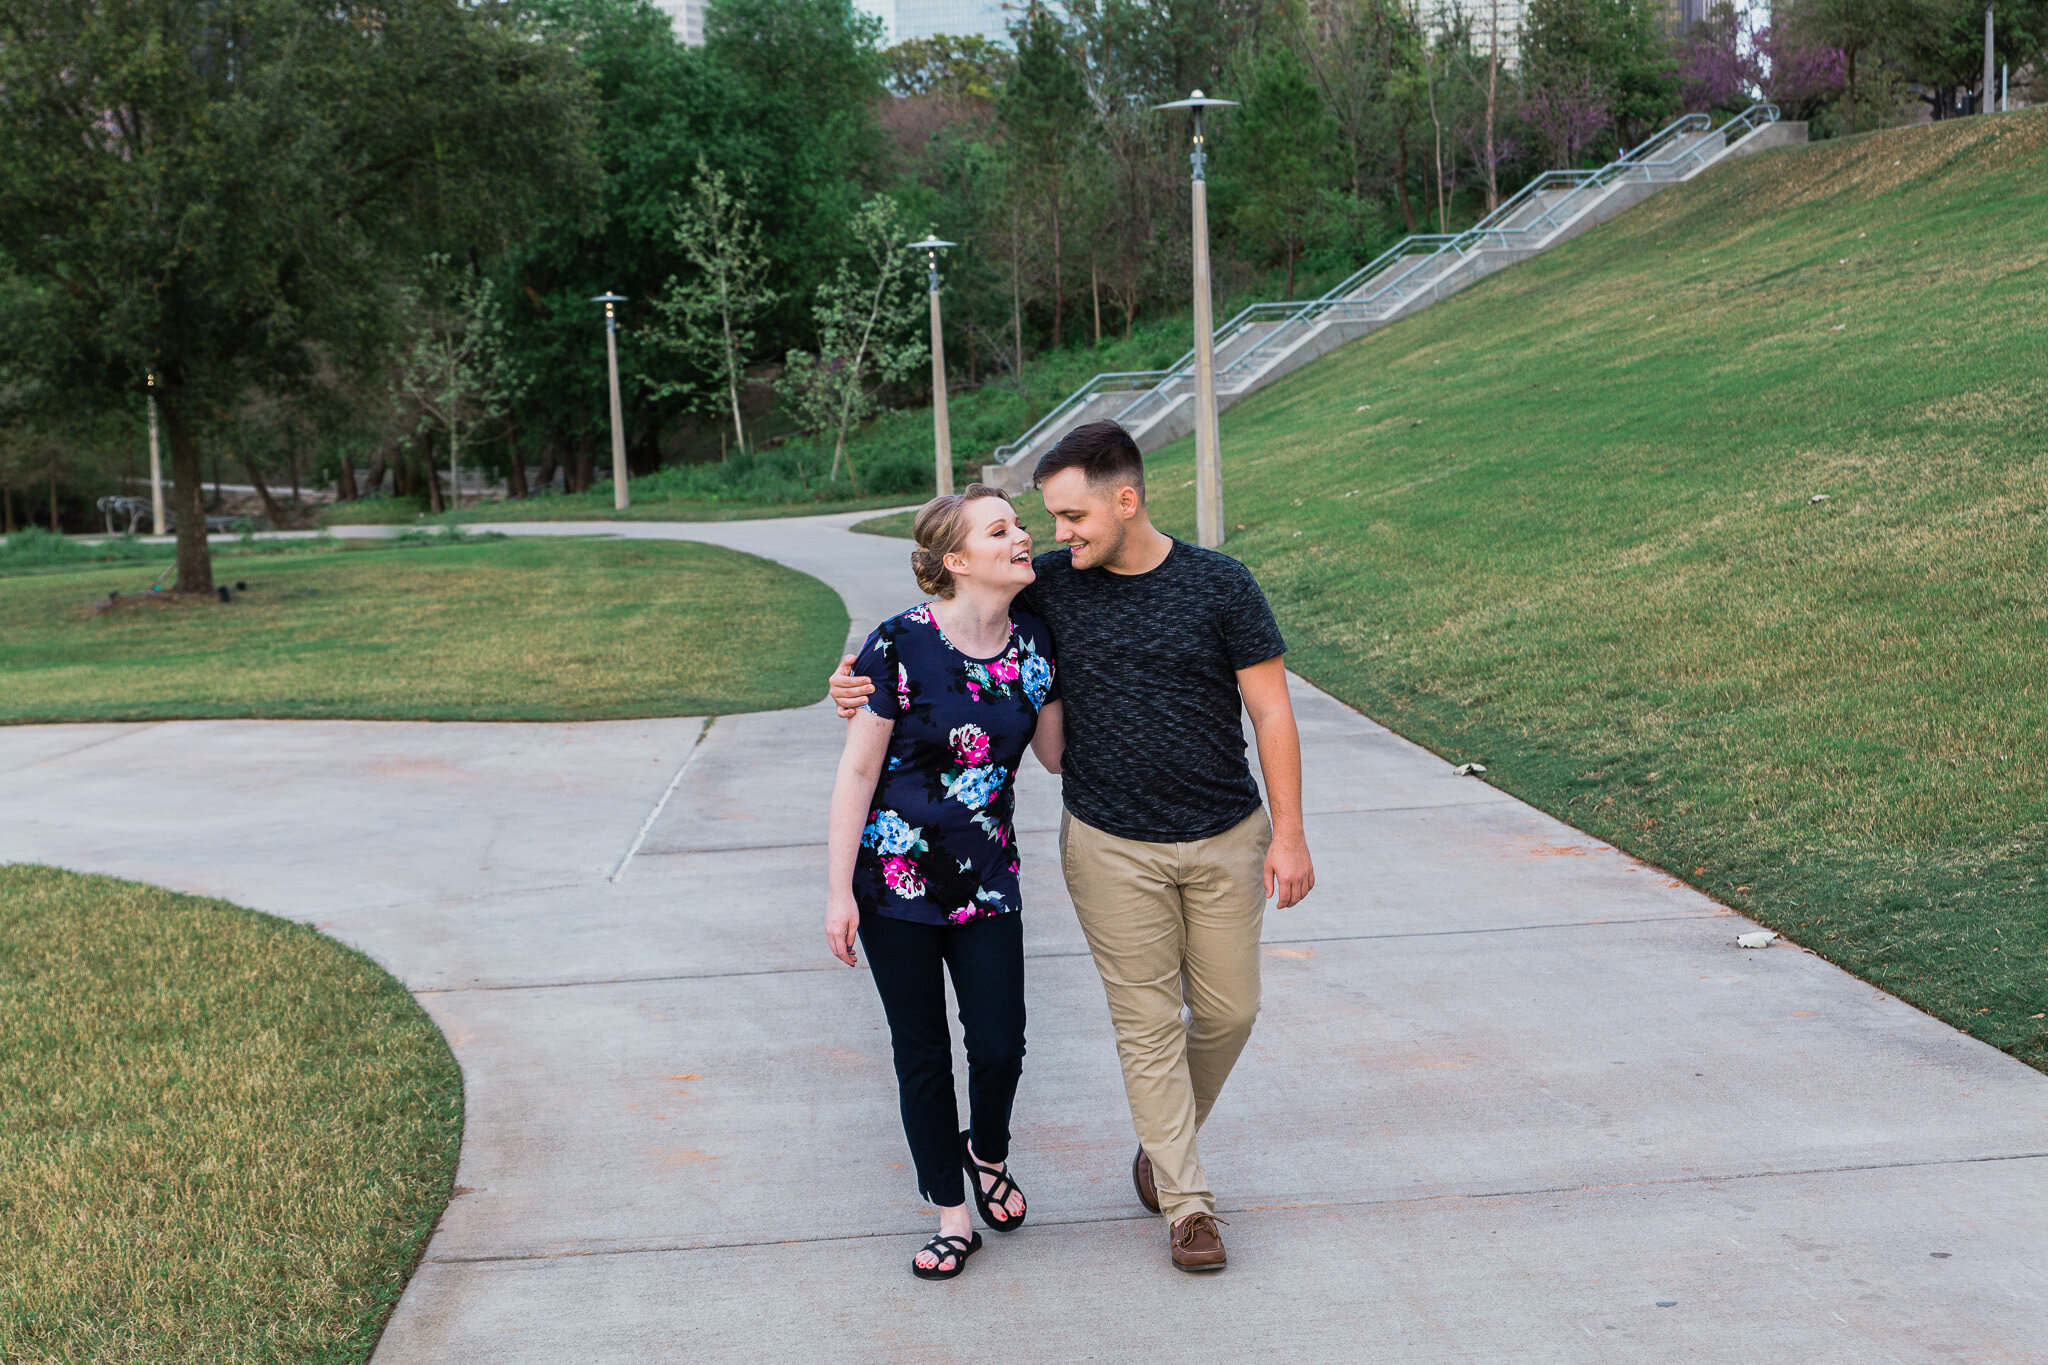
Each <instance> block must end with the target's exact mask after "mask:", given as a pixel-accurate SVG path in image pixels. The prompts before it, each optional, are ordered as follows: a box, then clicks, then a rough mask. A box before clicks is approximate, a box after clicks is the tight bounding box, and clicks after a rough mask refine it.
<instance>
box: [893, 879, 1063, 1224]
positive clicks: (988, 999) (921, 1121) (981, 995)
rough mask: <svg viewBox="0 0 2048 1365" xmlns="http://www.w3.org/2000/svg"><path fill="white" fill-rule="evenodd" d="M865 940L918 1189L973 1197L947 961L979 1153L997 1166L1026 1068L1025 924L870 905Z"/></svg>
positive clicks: (931, 1195)
mask: <svg viewBox="0 0 2048 1365" xmlns="http://www.w3.org/2000/svg"><path fill="white" fill-rule="evenodd" d="M860 941H861V943H862V944H863V945H864V946H865V947H866V948H867V954H868V970H869V971H870V972H871V973H873V975H874V978H875V989H876V990H878V991H879V992H881V996H882V1012H883V1013H884V1014H885V1015H887V1016H888V1018H889V1040H890V1042H891V1043H892V1044H893V1045H894V1047H895V1051H896V1087H897V1091H898V1094H899V1097H900V1098H901V1100H902V1103H903V1133H904V1136H906V1137H908V1138H909V1139H910V1155H911V1159H912V1160H913V1161H915V1162H916V1163H917V1188H918V1192H919V1193H920V1194H922V1195H924V1197H925V1198H927V1199H929V1200H931V1201H932V1202H933V1203H934V1204H939V1205H942V1206H950V1205H954V1204H961V1203H965V1202H966V1200H967V1190H966V1185H965V1183H964V1182H963V1181H962V1179H961V1169H960V1111H959V1108H958V1106H957V1105H956V1104H955V1102H954V1099H953V1036H952V1034H951V1032H949V1031H948V1029H947V1027H946V988H945V981H944V978H943V977H942V975H941V967H942V964H943V967H944V968H946V969H950V970H951V971H952V973H953V994H954V995H955V996H956V997H958V999H959V1001H960V1027H961V1028H962V1030H964V1031H965V1033H966V1037H967V1110H968V1119H969V1130H970V1132H971V1134H972V1141H973V1143H974V1154H975V1155H976V1156H978V1157H980V1158H981V1159H982V1160H983V1161H984V1162H986V1163H987V1164H989V1165H991V1166H998V1165H1001V1164H1002V1163H1003V1162H1004V1161H1005V1160H1007V1159H1008V1158H1009V1155H1010V1101H1011V1100H1013V1099H1015V1098H1016V1095H1017V1078H1018V1076H1020V1075H1021V1074H1022V1073H1023V1070H1024V928H1023V924H1022V922H1021V917H1020V916H1019V915H1017V914H1014V913H1012V914H1007V915H996V916H993V917H991V918H988V919H978V920H972V921H970V922H968V923H966V924H963V925H958V926H954V925H940V924H913V923H911V922H910V921H908V920H900V919H890V918H888V917H887V916H885V915H877V914H875V913H874V912H873V911H867V912H865V913H863V914H862V915H861V917H860Z"/></svg>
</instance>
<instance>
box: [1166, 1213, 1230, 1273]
mask: <svg viewBox="0 0 2048 1365" xmlns="http://www.w3.org/2000/svg"><path fill="white" fill-rule="evenodd" d="M1226 1259H1227V1258H1226V1257H1225V1256H1224V1254H1223V1234H1222V1233H1221V1232H1220V1231H1218V1230H1217V1227H1216V1215H1215V1214H1213V1213H1191V1214H1189V1215H1188V1216H1187V1217H1185V1218H1183V1219H1181V1220H1180V1221H1179V1222H1178V1223H1175V1224H1174V1225H1173V1264H1174V1268H1175V1269H1177V1270H1221V1269H1223V1265H1224V1262H1225V1260H1226Z"/></svg>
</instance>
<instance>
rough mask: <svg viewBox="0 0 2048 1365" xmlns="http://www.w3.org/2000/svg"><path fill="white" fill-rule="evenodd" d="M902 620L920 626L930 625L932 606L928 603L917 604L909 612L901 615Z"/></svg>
mask: <svg viewBox="0 0 2048 1365" xmlns="http://www.w3.org/2000/svg"><path fill="white" fill-rule="evenodd" d="M903 619H904V620H906V621H915V622H917V623H918V624H919V625H921V626H928V625H930V624H931V623H932V604H931V603H929V602H920V603H918V604H917V605H916V606H914V607H912V608H911V609H910V610H909V611H906V612H904V613H903Z"/></svg>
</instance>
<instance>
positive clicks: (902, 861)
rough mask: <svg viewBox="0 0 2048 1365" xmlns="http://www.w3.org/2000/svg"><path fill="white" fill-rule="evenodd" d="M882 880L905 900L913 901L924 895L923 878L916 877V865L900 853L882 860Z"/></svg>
mask: <svg viewBox="0 0 2048 1365" xmlns="http://www.w3.org/2000/svg"><path fill="white" fill-rule="evenodd" d="M882 880H883V881H885V882H887V883H888V884H889V889H890V890H891V891H894V892H895V893H896V894H897V895H899V896H901V897H903V899H905V900H911V901H914V900H916V899H917V898H918V897H919V896H922V895H923V894H924V878H922V877H920V876H918V875H917V864H916V863H914V862H912V861H911V860H910V859H908V858H906V857H904V856H903V855H902V854H900V853H895V854H891V855H890V856H889V857H887V858H884V859H882Z"/></svg>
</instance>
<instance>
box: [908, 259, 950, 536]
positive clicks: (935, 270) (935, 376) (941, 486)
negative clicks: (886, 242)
mask: <svg viewBox="0 0 2048 1365" xmlns="http://www.w3.org/2000/svg"><path fill="white" fill-rule="evenodd" d="M958 245H960V244H959V243H958V242H942V241H940V240H939V238H938V234H936V233H932V234H929V235H927V236H926V237H925V239H924V240H923V241H921V242H912V243H911V244H910V245H909V246H908V247H906V248H905V250H908V251H922V252H923V253H924V254H925V280H926V282H927V283H928V284H929V285H930V286H931V296H932V444H933V449H934V455H933V459H934V461H935V462H936V466H937V468H936V477H935V478H934V480H933V483H932V487H933V488H934V489H935V490H937V492H938V495H939V496H940V497H944V496H945V495H946V494H948V493H950V492H952V491H953V428H952V425H951V423H950V422H949V421H948V420H947V416H946V337H945V334H944V333H943V332H941V331H940V330H939V252H940V251H941V250H943V249H944V248H946V247H949V246H958Z"/></svg>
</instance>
